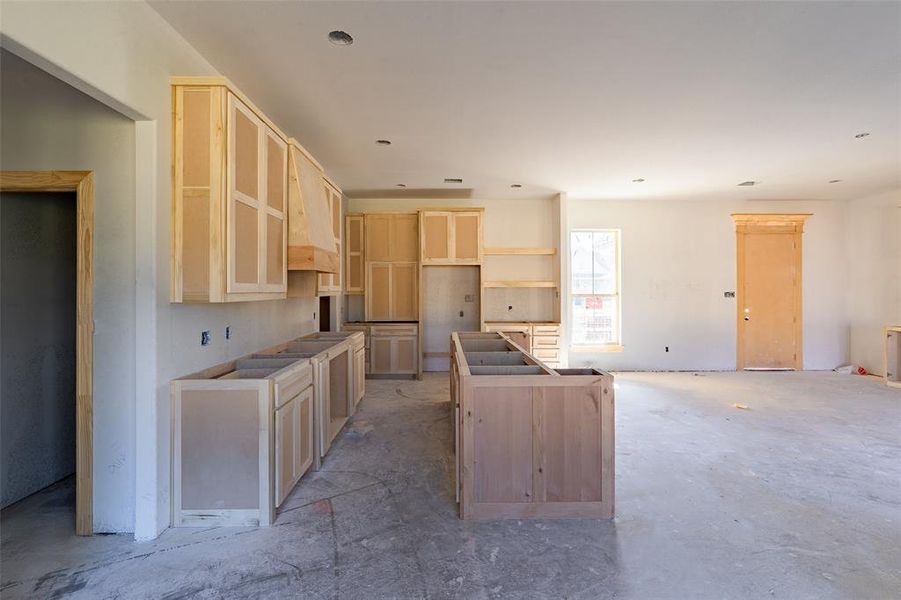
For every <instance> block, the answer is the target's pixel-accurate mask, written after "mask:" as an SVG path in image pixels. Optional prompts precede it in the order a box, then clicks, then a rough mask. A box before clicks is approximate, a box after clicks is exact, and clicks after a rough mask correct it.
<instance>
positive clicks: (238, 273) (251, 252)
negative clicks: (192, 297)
mask: <svg viewBox="0 0 901 600" xmlns="http://www.w3.org/2000/svg"><path fill="white" fill-rule="evenodd" d="M264 127H265V125H264V124H263V123H262V121H260V119H259V118H258V117H257V116H256V115H255V114H253V112H252V111H251V110H250V109H249V108H247V107H246V106H244V104H243V103H241V101H240V100H238V99H237V98H236V97H235V96H234V95H233V94H231V93H229V95H228V204H227V206H228V210H227V212H228V218H227V221H228V252H227V257H228V258H227V262H228V281H227V288H226V289H227V291H228V292H229V293H235V292H257V291H260V286H261V283H262V281H263V269H262V268H261V263H262V261H263V257H264V253H263V248H265V246H264V245H263V244H264V243H265V240H264V239H262V238H263V236H261V235H260V230H261V226H260V223H261V221H262V220H263V215H264V214H265V205H264V202H265V201H264V197H265V196H264V194H265V190H263V189H261V187H262V186H261V185H260V183H261V181H265V178H262V177H261V176H260V172H261V170H262V169H263V168H264V164H265V163H264V162H263V159H264V153H263V147H264V145H265V143H266V138H265V136H264Z"/></svg>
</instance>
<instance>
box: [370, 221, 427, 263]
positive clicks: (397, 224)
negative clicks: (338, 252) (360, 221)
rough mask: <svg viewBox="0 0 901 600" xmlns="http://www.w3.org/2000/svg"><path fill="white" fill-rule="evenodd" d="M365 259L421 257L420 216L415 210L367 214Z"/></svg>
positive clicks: (381, 259)
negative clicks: (413, 211) (410, 211)
mask: <svg viewBox="0 0 901 600" xmlns="http://www.w3.org/2000/svg"><path fill="white" fill-rule="evenodd" d="M364 222H365V228H366V232H365V234H364V235H365V242H366V245H365V248H366V261H374V262H416V261H417V260H419V256H418V254H419V252H418V243H419V218H418V216H417V215H416V214H415V213H409V214H406V213H398V214H390V213H385V214H371V215H366V216H365V217H364Z"/></svg>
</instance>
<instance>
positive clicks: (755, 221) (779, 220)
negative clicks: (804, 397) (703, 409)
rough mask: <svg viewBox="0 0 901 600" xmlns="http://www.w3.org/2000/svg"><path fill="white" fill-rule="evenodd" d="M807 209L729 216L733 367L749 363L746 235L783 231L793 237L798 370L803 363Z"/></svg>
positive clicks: (795, 335)
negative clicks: (731, 228)
mask: <svg viewBox="0 0 901 600" xmlns="http://www.w3.org/2000/svg"><path fill="white" fill-rule="evenodd" d="M810 216H811V214H810V213H803V214H799V213H792V214H782V213H753V214H751V213H735V214H733V215H732V220H733V221H734V222H735V241H736V259H737V260H736V263H737V273H736V292H737V298H736V311H735V315H736V316H735V318H736V340H737V346H736V354H735V356H736V370H739V371H741V370H743V369H745V368H749V367H752V366H751V365H747V364H746V356H745V347H746V346H745V344H746V341H747V340H746V336H745V327H744V324H743V323H744V316H745V315H744V307H745V306H746V302H747V290H746V287H745V270H746V262H745V243H746V236H748V235H755V234H756V235H760V234H763V235H768V234H782V235H791V236H793V237H794V249H795V250H794V256H793V257H792V260H793V261H794V263H795V264H794V267H795V272H796V273H797V277H796V280H795V286H794V289H793V290H792V294H793V303H792V308H793V310H794V339H795V355H794V365H793V367H794V369H795V370H796V371H800V370H802V369H803V366H804V345H803V322H802V283H801V282H802V277H801V275H802V247H801V238H802V234H803V233H804V222H805V221H806V220H807V218H808V217H810Z"/></svg>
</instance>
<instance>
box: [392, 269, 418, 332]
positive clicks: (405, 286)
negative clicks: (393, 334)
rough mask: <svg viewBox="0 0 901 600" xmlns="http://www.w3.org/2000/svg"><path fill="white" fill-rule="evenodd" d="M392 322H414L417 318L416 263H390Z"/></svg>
mask: <svg viewBox="0 0 901 600" xmlns="http://www.w3.org/2000/svg"><path fill="white" fill-rule="evenodd" d="M390 268H391V278H390V279H391V301H390V302H391V310H390V317H389V318H390V319H391V320H392V321H416V320H417V319H418V318H419V288H418V286H417V282H416V279H417V276H418V273H419V269H418V267H417V265H416V263H391V267H390Z"/></svg>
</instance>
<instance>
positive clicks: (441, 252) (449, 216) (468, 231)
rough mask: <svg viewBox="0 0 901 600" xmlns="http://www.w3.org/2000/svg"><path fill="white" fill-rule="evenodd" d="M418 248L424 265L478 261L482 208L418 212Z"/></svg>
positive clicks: (480, 258)
mask: <svg viewBox="0 0 901 600" xmlns="http://www.w3.org/2000/svg"><path fill="white" fill-rule="evenodd" d="M420 252H421V256H422V264H424V265H478V264H481V263H482V212H481V211H422V212H420Z"/></svg>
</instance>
